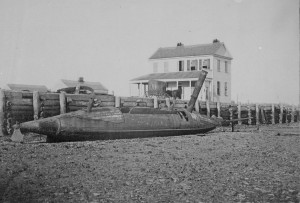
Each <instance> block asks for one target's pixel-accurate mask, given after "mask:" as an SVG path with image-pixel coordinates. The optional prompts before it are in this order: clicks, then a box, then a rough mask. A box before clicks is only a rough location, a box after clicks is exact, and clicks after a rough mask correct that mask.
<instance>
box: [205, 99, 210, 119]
mask: <svg viewBox="0 0 300 203" xmlns="http://www.w3.org/2000/svg"><path fill="white" fill-rule="evenodd" d="M206 110H207V116H208V117H210V106H209V101H206Z"/></svg>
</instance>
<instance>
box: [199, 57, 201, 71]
mask: <svg viewBox="0 0 300 203" xmlns="http://www.w3.org/2000/svg"><path fill="white" fill-rule="evenodd" d="M201 69H202V60H201V59H200V60H199V70H201Z"/></svg>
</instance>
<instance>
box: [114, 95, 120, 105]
mask: <svg viewBox="0 0 300 203" xmlns="http://www.w3.org/2000/svg"><path fill="white" fill-rule="evenodd" d="M115 107H117V108H120V107H121V97H119V96H116V97H115Z"/></svg>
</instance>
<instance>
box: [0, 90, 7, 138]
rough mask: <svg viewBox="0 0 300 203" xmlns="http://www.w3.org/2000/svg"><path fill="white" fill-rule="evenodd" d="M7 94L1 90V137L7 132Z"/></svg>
mask: <svg viewBox="0 0 300 203" xmlns="http://www.w3.org/2000/svg"><path fill="white" fill-rule="evenodd" d="M5 102H6V101H5V92H4V90H0V137H1V136H4V135H5V134H7V133H6V130H5V128H6V127H5V123H4V122H5Z"/></svg>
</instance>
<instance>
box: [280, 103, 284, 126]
mask: <svg viewBox="0 0 300 203" xmlns="http://www.w3.org/2000/svg"><path fill="white" fill-rule="evenodd" d="M282 118H283V105H282V104H280V114H279V123H280V124H282Z"/></svg>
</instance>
